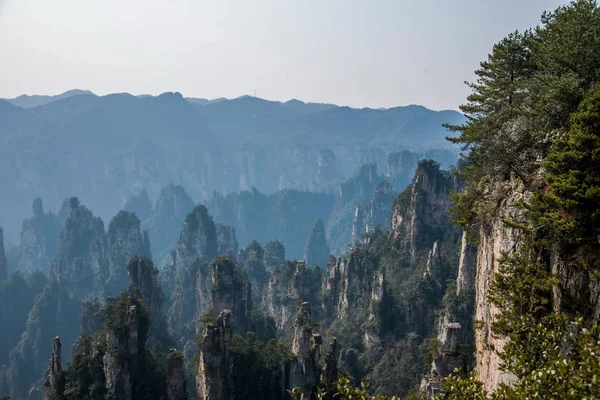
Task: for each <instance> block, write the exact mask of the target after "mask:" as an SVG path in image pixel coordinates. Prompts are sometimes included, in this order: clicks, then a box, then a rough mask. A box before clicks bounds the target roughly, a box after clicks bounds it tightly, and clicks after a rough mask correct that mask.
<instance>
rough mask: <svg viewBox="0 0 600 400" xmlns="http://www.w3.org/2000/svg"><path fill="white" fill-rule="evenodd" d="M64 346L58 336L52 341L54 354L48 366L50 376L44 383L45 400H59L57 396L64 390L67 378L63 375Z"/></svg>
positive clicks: (48, 375)
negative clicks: (62, 356)
mask: <svg viewBox="0 0 600 400" xmlns="http://www.w3.org/2000/svg"><path fill="white" fill-rule="evenodd" d="M61 353H62V344H61V343H60V338H59V337H58V336H56V337H55V338H54V339H53V340H52V354H51V356H50V362H49V364H48V374H47V376H46V381H45V383H44V386H45V391H44V400H58V399H60V397H58V396H57V395H58V394H59V393H61V392H62V391H63V390H64V384H65V378H64V376H63V374H62V370H63V369H62V358H61Z"/></svg>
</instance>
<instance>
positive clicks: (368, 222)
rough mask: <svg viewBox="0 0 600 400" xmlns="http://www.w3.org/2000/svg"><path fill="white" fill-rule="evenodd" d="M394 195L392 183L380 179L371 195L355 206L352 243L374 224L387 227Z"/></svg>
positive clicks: (374, 225)
mask: <svg viewBox="0 0 600 400" xmlns="http://www.w3.org/2000/svg"><path fill="white" fill-rule="evenodd" d="M394 197H395V192H394V189H393V187H392V185H391V184H390V183H389V182H388V181H382V182H381V183H379V184H378V185H377V187H376V188H375V193H373V196H372V197H371V198H370V199H369V200H367V201H365V202H362V203H360V204H359V205H358V206H357V207H356V211H355V212H354V220H353V221H352V243H355V242H356V241H358V240H359V239H360V237H361V236H362V235H363V234H364V233H367V232H369V231H371V230H372V229H373V228H374V227H376V226H378V227H379V228H380V229H387V228H388V227H389V223H390V211H391V209H392V202H393V200H394Z"/></svg>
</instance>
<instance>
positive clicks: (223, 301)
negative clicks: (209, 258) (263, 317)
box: [211, 258, 252, 335]
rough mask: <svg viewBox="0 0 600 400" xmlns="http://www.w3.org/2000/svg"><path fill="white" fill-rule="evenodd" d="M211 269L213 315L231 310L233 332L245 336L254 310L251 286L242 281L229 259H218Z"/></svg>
mask: <svg viewBox="0 0 600 400" xmlns="http://www.w3.org/2000/svg"><path fill="white" fill-rule="evenodd" d="M211 269H212V279H211V283H212V290H211V309H212V312H213V315H220V313H221V311H224V310H229V311H230V312H231V316H230V322H231V329H232V331H233V332H234V333H238V334H242V335H244V334H245V333H246V332H247V330H248V326H249V317H250V310H251V309H252V293H251V286H250V284H249V283H248V282H245V281H244V280H243V279H242V276H241V274H240V272H239V271H238V270H237V269H236V266H235V264H234V263H233V262H232V261H231V260H229V259H227V258H219V259H217V260H216V261H215V262H213V263H212V264H211Z"/></svg>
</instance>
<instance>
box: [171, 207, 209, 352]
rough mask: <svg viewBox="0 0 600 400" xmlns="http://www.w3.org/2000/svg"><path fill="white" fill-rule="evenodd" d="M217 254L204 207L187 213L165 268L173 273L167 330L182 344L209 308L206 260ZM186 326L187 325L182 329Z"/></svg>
mask: <svg viewBox="0 0 600 400" xmlns="http://www.w3.org/2000/svg"><path fill="white" fill-rule="evenodd" d="M216 253H217V230H216V226H215V223H214V222H213V220H212V218H211V217H210V215H208V211H207V210H206V207H204V206H202V205H200V206H197V207H196V208H194V210H193V211H192V212H191V213H189V214H188V216H187V217H186V219H185V224H184V226H183V231H182V232H181V235H180V236H179V241H178V242H177V245H176V246H175V250H173V252H172V255H171V260H170V264H169V265H168V266H167V268H168V269H169V270H171V271H172V273H173V274H174V283H173V289H172V295H171V311H170V313H169V329H170V331H171V334H172V335H173V338H174V339H175V340H176V341H180V340H184V341H183V342H180V343H181V344H182V345H183V344H185V342H186V341H187V340H188V339H191V337H192V336H193V335H194V333H195V325H196V324H192V325H193V326H189V322H190V321H191V320H193V319H194V318H195V319H198V318H200V317H201V316H202V315H204V313H206V312H207V311H209V309H210V293H211V287H210V285H211V283H210V282H211V279H212V274H211V269H210V267H209V264H208V263H209V262H210V260H211V259H212V258H213V257H214V256H215V255H216ZM186 325H188V326H186Z"/></svg>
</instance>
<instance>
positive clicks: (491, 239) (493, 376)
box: [475, 185, 526, 391]
mask: <svg viewBox="0 0 600 400" xmlns="http://www.w3.org/2000/svg"><path fill="white" fill-rule="evenodd" d="M505 192H507V193H510V195H509V196H508V197H506V198H505V199H504V200H503V201H502V204H500V206H499V207H498V211H499V212H498V214H496V216H495V217H494V218H492V219H491V221H489V223H488V224H486V226H482V227H481V229H480V232H479V244H478V247H477V268H476V271H477V273H476V278H475V321H479V327H478V329H476V330H475V347H476V351H477V360H476V365H475V372H476V373H477V376H478V377H479V379H481V381H482V382H483V384H484V387H485V389H486V390H488V391H494V390H495V389H497V388H498V385H500V384H501V383H503V382H505V383H508V382H511V381H512V379H513V376H512V375H511V374H507V373H504V372H502V371H501V369H500V366H501V360H500V357H499V355H498V353H499V352H501V351H502V348H503V347H504V344H505V342H506V341H505V339H504V338H501V337H498V336H496V335H494V334H493V332H492V325H493V323H494V321H495V316H496V315H497V314H498V312H499V311H498V309H497V307H495V306H494V305H493V304H492V303H491V302H490V300H489V298H488V295H489V293H490V289H491V284H492V282H493V278H494V276H495V274H496V273H497V272H498V269H499V267H500V259H501V258H502V257H503V254H504V253H506V252H513V251H515V250H516V249H517V245H518V243H519V232H518V230H517V229H514V228H511V227H508V226H507V225H506V224H505V223H504V221H505V219H508V220H511V221H521V220H522V219H523V216H522V214H521V211H520V209H519V206H518V203H519V202H520V201H521V200H522V199H523V198H524V197H525V196H526V194H525V193H524V192H523V190H522V189H521V188H520V185H517V186H511V187H508V188H505Z"/></svg>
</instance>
